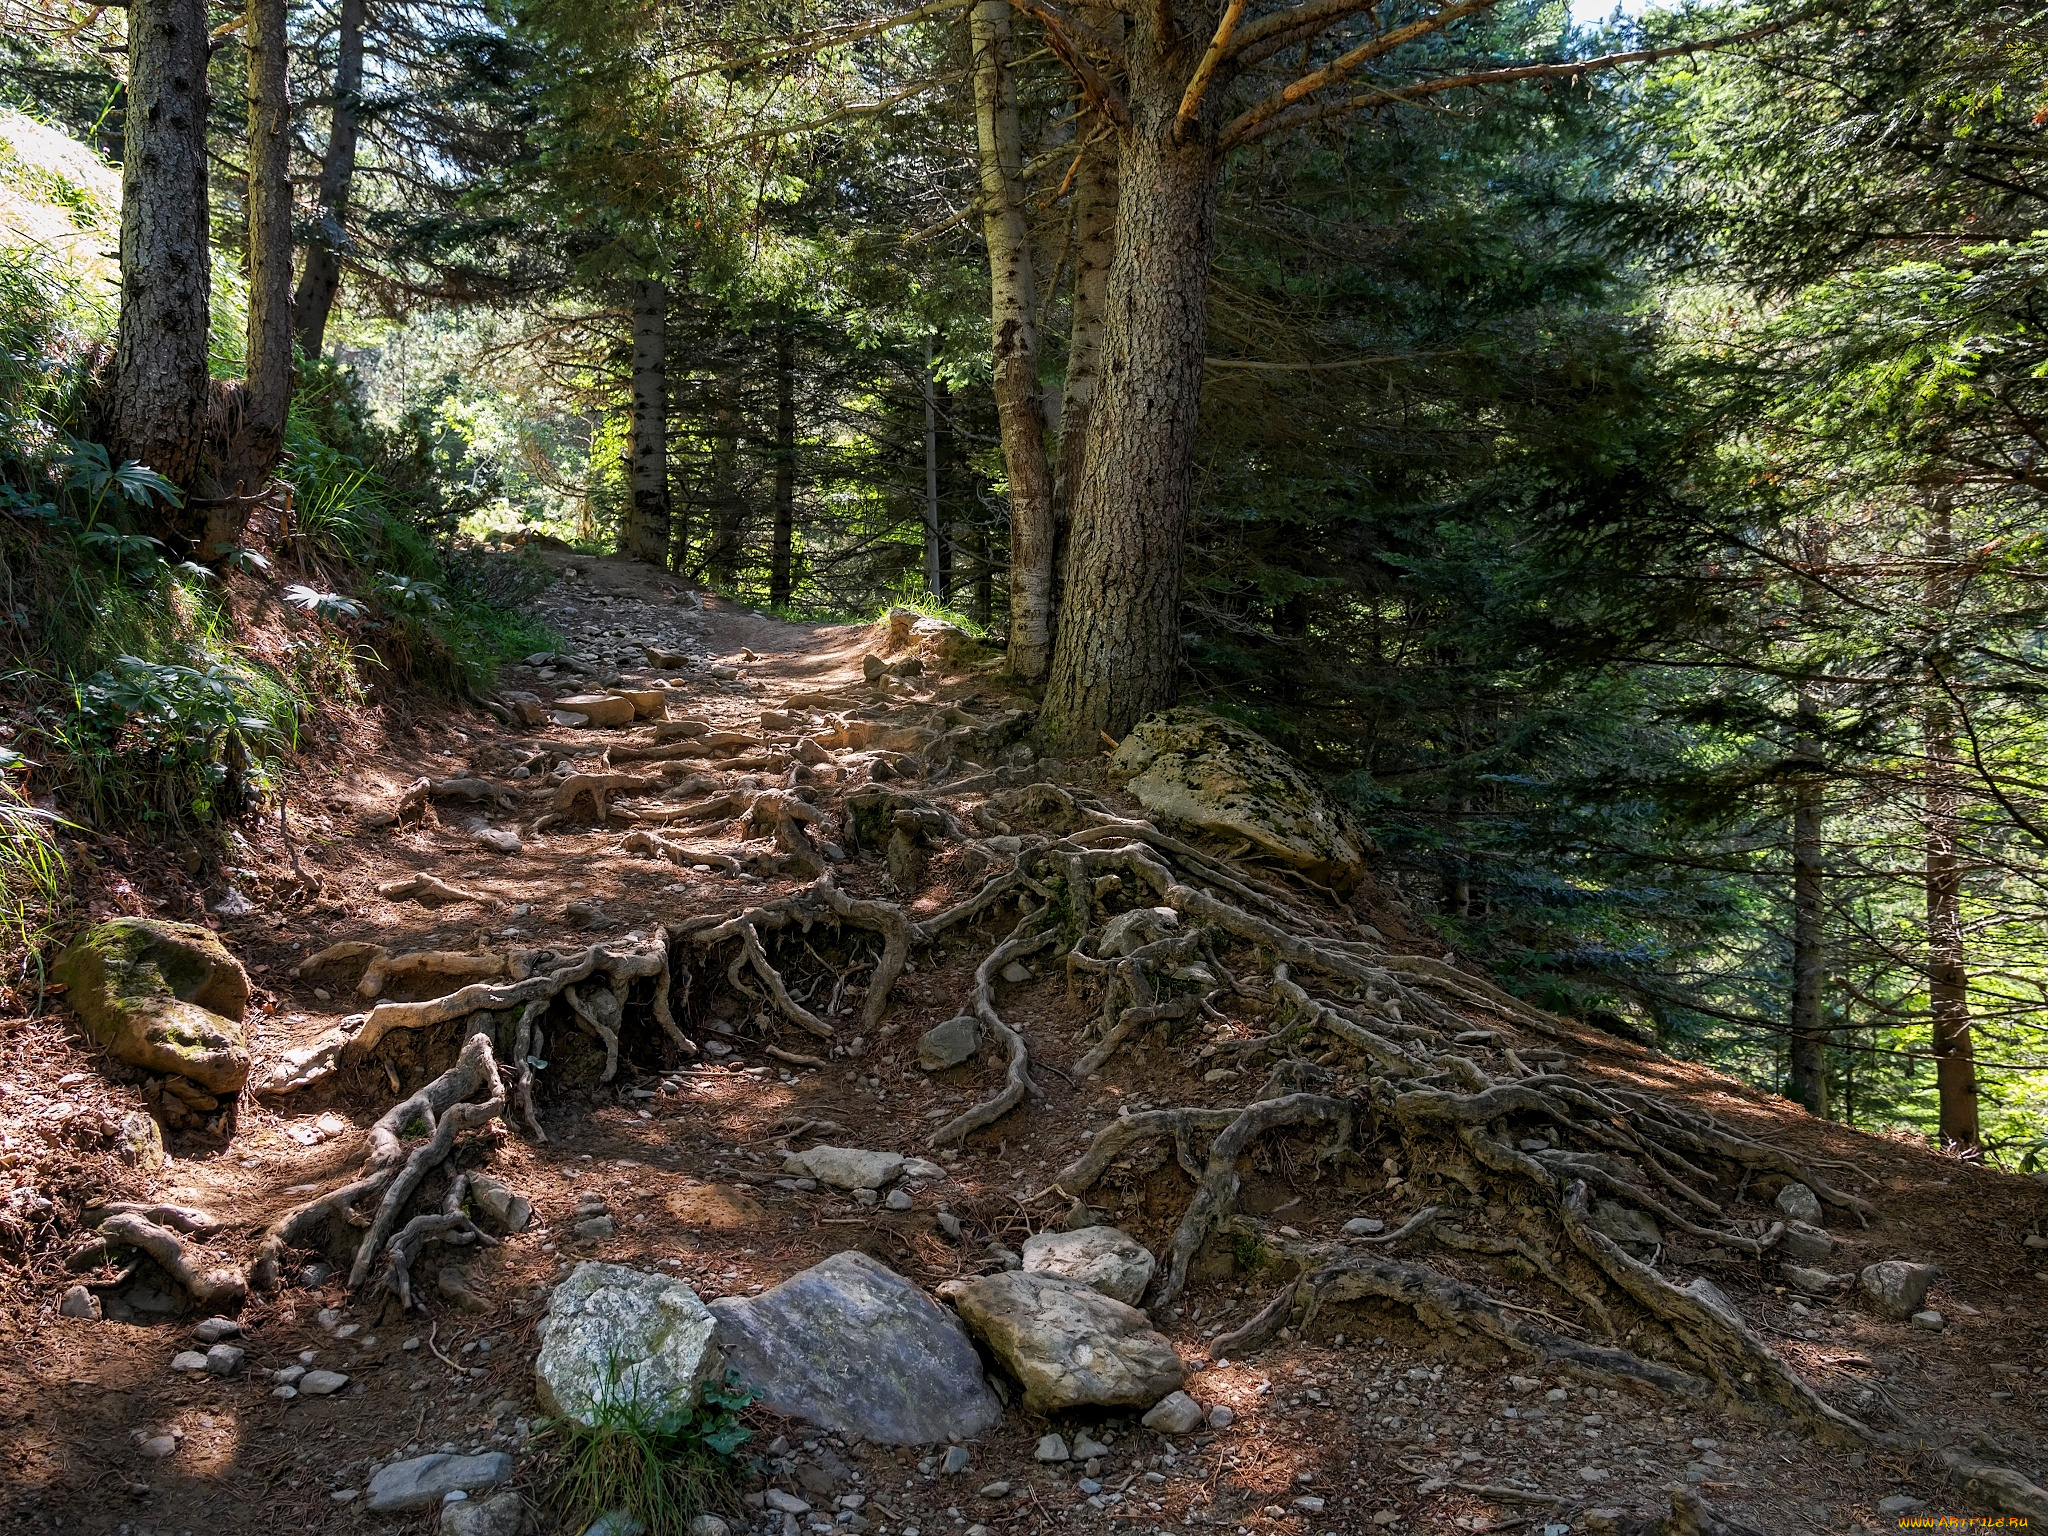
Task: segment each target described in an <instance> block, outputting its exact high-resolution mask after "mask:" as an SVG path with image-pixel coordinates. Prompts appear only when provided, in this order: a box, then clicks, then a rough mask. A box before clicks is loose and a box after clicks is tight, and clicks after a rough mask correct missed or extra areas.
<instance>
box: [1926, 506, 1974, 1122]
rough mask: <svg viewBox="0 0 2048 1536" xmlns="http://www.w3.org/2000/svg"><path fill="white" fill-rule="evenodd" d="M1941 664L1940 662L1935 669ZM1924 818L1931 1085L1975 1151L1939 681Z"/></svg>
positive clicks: (1956, 821)
mask: <svg viewBox="0 0 2048 1536" xmlns="http://www.w3.org/2000/svg"><path fill="white" fill-rule="evenodd" d="M1950 515H1951V514H1950V508H1949V503H1948V500H1947V498H1945V497H1941V498H1937V499H1936V500H1935V502H1934V503H1933V505H1932V506H1931V507H1930V508H1929V511H1928V523H1927V569H1928V577H1927V610H1928V612H1929V613H1930V614H1943V613H1946V612H1948V610H1949V608H1950V607H1951V606H1952V603H1953V593H1952V591H1951V586H1952V580H1951V575H1950V572H1951V570H1952V568H1953V564H1954V561H1955V537H1954V534H1953V532H1952V529H1951V523H1950ZM1938 665H1939V663H1937V666H1938ZM1924 730H1925V749H1926V769H1925V779H1924V783H1925V793H1924V797H1923V803H1924V808H1925V814H1926V818H1927V1002H1928V1010H1929V1012H1930V1013H1931V1014H1932V1015H1933V1019H1934V1081H1935V1092H1936V1095H1937V1097H1938V1098H1939V1099H1940V1101H1941V1139H1942V1141H1943V1143H1944V1144H1945V1145H1949V1146H1955V1147H1961V1148H1964V1149H1967V1150H1969V1151H1972V1152H1974V1151H1976V1150H1977V1149H1978V1148H1979V1147H1980V1146H1981V1144H1982V1142H1981V1135H1980V1132H1979V1129H1978V1124H1977V1063H1976V1044H1975V1041H1974V1039H1973V1038H1972V1032H1971V1028H1970V976H1969V969H1968V966H1967V964H1966V963H1965V959H1964V949H1963V870H1962V861H1961V859H1960V858H1959V857H1958V853H1957V849H1958V844H1959V841H1960V836H1961V831H1962V821H1961V816H1960V799H1961V793H1960V790H1961V786H1960V779H1961V771H1960V764H1959V762H1958V760H1957V757H1956V722H1955V710H1954V707H1953V706H1952V704H1951V702H1950V700H1949V696H1948V690H1947V688H1946V687H1945V686H1943V683H1942V680H1941V679H1940V678H1939V677H1937V678H1936V679H1935V680H1934V684H1933V686H1932V687H1930V688H1929V689H1928V693H1927V714H1926V719H1925V723H1924Z"/></svg>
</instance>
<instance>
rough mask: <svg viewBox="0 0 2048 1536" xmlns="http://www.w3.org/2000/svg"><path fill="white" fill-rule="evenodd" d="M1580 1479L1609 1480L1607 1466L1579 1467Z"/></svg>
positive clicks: (1583, 1480)
mask: <svg viewBox="0 0 2048 1536" xmlns="http://www.w3.org/2000/svg"><path fill="white" fill-rule="evenodd" d="M1579 1479H1580V1481H1581V1482H1587V1483H1604V1482H1606V1481H1607V1469H1606V1468H1605V1467H1581V1468H1579Z"/></svg>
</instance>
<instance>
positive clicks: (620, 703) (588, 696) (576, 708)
mask: <svg viewBox="0 0 2048 1536" xmlns="http://www.w3.org/2000/svg"><path fill="white" fill-rule="evenodd" d="M555 708H556V709H557V710H559V711H562V712H564V713H569V714H578V715H581V716H583V718H584V719H586V720H588V721H589V722H590V723H591V724H592V725H601V726H607V727H609V726H619V725H631V724H632V723H633V701H632V700H631V699H628V698H622V697H620V696H619V695H617V694H612V693H577V694H571V695H570V696H569V697H568V698H566V699H557V700H555Z"/></svg>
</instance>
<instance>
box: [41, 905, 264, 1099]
mask: <svg viewBox="0 0 2048 1536" xmlns="http://www.w3.org/2000/svg"><path fill="white" fill-rule="evenodd" d="M51 974H52V975H53V976H55V977H56V979H57V980H58V981H61V982H63V983H64V985H65V986H66V987H67V988H69V989H70V990H69V995H68V998H67V1001H69V1002H70V1004H71V1006H72V1007H73V1008H75V1009H76V1010H77V1011H78V1016H79V1018H80V1019H81V1020H82V1021H83V1022H84V1024H85V1027H86V1029H87V1031H88V1032H90V1033H91V1035H92V1037H93V1038H94V1039H95V1040H97V1041H98V1042H99V1043H100V1044H101V1045H102V1046H104V1047H106V1050H107V1053H108V1054H109V1055H111V1056H113V1057H114V1058H115V1059H116V1060H118V1061H125V1062H127V1063H128V1064H129V1065H130V1066H133V1067H141V1068H142V1069H143V1070H144V1071H147V1072H160V1073H165V1074H168V1075H172V1076H177V1077H183V1078H187V1079H189V1080H190V1081H192V1082H194V1083H197V1084H198V1085H199V1086H200V1087H201V1088H203V1089H204V1090H205V1091H206V1092H208V1093H238V1092H240V1091H241V1088H242V1085H243V1084H244V1083H246V1082H248V1080H249V1045H248V1041H247V1039H246V1038H245V1037H244V1036H243V1034H242V1015H243V1014H244V1013H246V1012H247V1011H248V1008H249V977H248V974H247V973H246V972H244V971H243V969H242V965H241V962H240V961H239V960H237V959H236V958H235V957H234V956H233V955H231V954H229V953H228V950H227V946H226V945H224V944H222V943H221V941H220V940H219V938H217V937H216V936H215V935H214V934H213V933H212V931H211V930H209V929H205V928H200V927H196V926H194V925H193V924H191V923H166V922H160V921H158V920H157V919H155V918H144V917H119V918H115V919H114V920H113V921H112V922H106V923H100V924H99V925H97V926H96V927H93V928H91V929H88V930H87V931H86V933H85V935H84V936H83V937H82V938H80V939H79V940H78V942H77V943H75V944H73V945H72V946H71V947H70V948H69V949H67V950H65V951H64V953H63V954H61V955H59V956H58V957H57V962H56V964H55V965H53V966H52V967H51Z"/></svg>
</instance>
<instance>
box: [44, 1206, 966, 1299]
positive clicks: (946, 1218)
mask: <svg viewBox="0 0 2048 1536" xmlns="http://www.w3.org/2000/svg"><path fill="white" fill-rule="evenodd" d="M939 1230H940V1231H941V1232H943V1233H945V1234H946V1236H948V1237H950V1238H952V1239H954V1241H956V1242H957V1241H958V1240H959V1237H960V1232H961V1227H960V1218H959V1217H958V1216H955V1215H954V1214H953V1213H952V1212H951V1211H941V1212H939ZM80 1289H83V1287H80Z"/></svg>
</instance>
